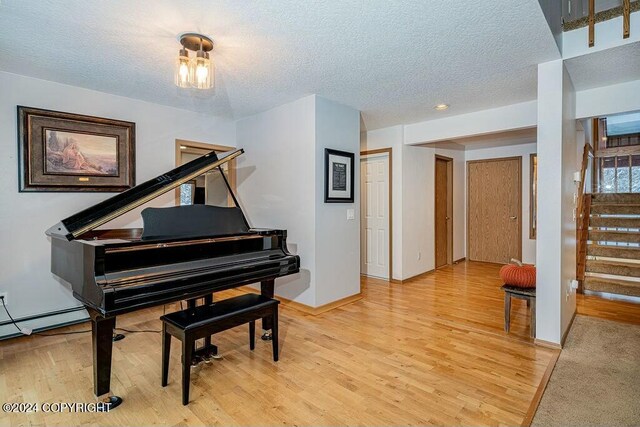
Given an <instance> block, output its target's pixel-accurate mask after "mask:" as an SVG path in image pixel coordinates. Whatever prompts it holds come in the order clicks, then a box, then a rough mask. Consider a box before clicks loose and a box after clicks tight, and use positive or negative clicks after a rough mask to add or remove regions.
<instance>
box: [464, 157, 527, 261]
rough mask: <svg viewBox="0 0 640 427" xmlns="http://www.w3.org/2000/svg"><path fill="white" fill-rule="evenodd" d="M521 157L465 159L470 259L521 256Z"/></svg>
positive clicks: (504, 258) (506, 258)
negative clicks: (466, 160)
mask: <svg viewBox="0 0 640 427" xmlns="http://www.w3.org/2000/svg"><path fill="white" fill-rule="evenodd" d="M521 165H522V158H521V157H510V158H506V159H489V160H478V161H470V162H467V197H468V199H467V248H468V249H467V251H468V257H469V259H470V260H472V261H486V262H495V263H501V264H506V263H508V262H509V260H510V259H511V258H517V259H522V219H521V215H522V166H521Z"/></svg>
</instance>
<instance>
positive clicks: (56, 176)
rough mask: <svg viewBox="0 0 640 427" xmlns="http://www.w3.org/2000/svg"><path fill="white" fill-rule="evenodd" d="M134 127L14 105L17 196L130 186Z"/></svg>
mask: <svg viewBox="0 0 640 427" xmlns="http://www.w3.org/2000/svg"><path fill="white" fill-rule="evenodd" d="M135 133H136V132H135V123H131V122H126V121H122V120H112V119H105V118H100V117H91V116H83V115H79V114H71V113H63V112H59V111H49V110H42V109H37V108H29V107H22V106H18V151H19V162H20V191H21V192H25V191H59V192H70V191H102V192H119V191H124V190H126V189H128V188H131V187H133V186H134V185H135Z"/></svg>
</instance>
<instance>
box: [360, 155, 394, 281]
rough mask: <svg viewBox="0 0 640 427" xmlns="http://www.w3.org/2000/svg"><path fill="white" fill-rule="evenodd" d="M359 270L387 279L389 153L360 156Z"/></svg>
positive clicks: (365, 273)
mask: <svg viewBox="0 0 640 427" xmlns="http://www.w3.org/2000/svg"><path fill="white" fill-rule="evenodd" d="M360 175H361V179H360V203H361V204H362V205H361V207H360V216H361V218H360V224H361V230H360V248H361V250H360V256H361V257H362V259H361V261H360V272H361V273H362V274H364V275H366V276H373V277H380V278H382V279H387V280H388V279H389V154H388V153H383V154H372V155H369V156H366V157H361V160H360Z"/></svg>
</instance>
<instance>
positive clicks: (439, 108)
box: [433, 104, 449, 111]
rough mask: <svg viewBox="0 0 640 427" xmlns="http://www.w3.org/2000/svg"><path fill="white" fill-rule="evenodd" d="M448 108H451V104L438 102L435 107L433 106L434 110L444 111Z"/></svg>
mask: <svg viewBox="0 0 640 427" xmlns="http://www.w3.org/2000/svg"><path fill="white" fill-rule="evenodd" d="M447 108H449V104H438V105H436V106H435V107H433V109H434V110H438V111H444V110H446V109H447Z"/></svg>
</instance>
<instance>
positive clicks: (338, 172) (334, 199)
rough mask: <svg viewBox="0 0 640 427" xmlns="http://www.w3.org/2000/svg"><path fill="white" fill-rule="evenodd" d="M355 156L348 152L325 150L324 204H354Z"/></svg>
mask: <svg viewBox="0 0 640 427" xmlns="http://www.w3.org/2000/svg"><path fill="white" fill-rule="evenodd" d="M354 169H355V155H354V153H349V152H347V151H340V150H333V149H331V148H325V150H324V202H325V203H353V200H354V176H355V175H354Z"/></svg>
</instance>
